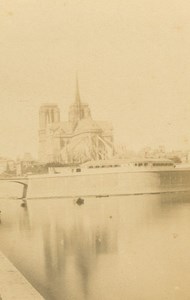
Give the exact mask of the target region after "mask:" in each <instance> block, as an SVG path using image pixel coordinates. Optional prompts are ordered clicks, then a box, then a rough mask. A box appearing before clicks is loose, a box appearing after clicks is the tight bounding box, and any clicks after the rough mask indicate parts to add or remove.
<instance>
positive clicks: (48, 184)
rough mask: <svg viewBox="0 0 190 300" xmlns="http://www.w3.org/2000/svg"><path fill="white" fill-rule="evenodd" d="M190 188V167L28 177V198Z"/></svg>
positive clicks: (129, 193)
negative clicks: (183, 168)
mask: <svg viewBox="0 0 190 300" xmlns="http://www.w3.org/2000/svg"><path fill="white" fill-rule="evenodd" d="M180 191H190V170H177V169H174V170H170V171H142V172H121V173H120V172H117V173H114V172H112V173H111V172H110V173H103V174H101V173H99V174H98V173H97V174H95V173H92V174H72V175H63V174H51V175H41V176H31V177H29V178H28V192H27V198H51V197H52V198H54V197H77V196H97V197H99V196H100V197H101V196H115V195H134V194H154V193H155V194H156V193H167V192H180Z"/></svg>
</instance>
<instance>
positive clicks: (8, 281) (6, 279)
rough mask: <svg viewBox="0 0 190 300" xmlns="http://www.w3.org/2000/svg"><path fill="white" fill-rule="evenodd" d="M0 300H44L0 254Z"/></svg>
mask: <svg viewBox="0 0 190 300" xmlns="http://www.w3.org/2000/svg"><path fill="white" fill-rule="evenodd" d="M0 300H44V298H43V297H42V296H41V295H40V294H39V293H38V292H37V291H36V290H35V289H34V287H33V286H32V285H31V284H30V283H29V282H28V281H27V279H26V278H25V277H24V276H23V275H22V274H21V273H20V272H19V271H18V270H17V269H16V268H15V267H14V266H13V264H12V263H11V262H10V261H9V260H8V259H7V258H6V257H5V256H4V255H3V254H2V253H1V252H0Z"/></svg>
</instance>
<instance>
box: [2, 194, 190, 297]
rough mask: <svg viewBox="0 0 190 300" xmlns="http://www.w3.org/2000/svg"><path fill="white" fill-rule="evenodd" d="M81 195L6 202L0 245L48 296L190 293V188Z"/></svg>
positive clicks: (159, 295) (132, 295)
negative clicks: (81, 197) (79, 201)
mask: <svg viewBox="0 0 190 300" xmlns="http://www.w3.org/2000/svg"><path fill="white" fill-rule="evenodd" d="M75 200H76V199H74V200H73V199H59V200H58V199H47V200H35V201H32V200H31V201H28V202H27V206H21V205H20V204H21V202H19V201H13V200H10V199H9V200H1V201H0V210H1V211H2V223H1V224H0V245H1V249H2V250H3V251H4V253H5V254H6V255H7V256H8V257H9V258H10V259H11V260H12V261H13V262H14V263H15V265H16V266H17V267H19V269H20V270H21V271H22V272H23V273H24V274H25V275H26V277H27V278H28V279H29V280H30V281H31V282H32V284H33V285H34V286H35V287H36V288H37V289H38V290H39V291H40V292H41V293H42V294H43V296H44V297H45V299H49V300H54V299H55V300H62V299H64V300H65V299H66V300H67V299H68V300H71V299H77V300H83V299H88V300H98V299H104V300H107V299H109V300H115V299H119V300H120V299H122V300H123V299H130V300H138V299H141V300H149V299H150V300H152V299H156V300H157V299H159V300H160V299H176V300H177V299H180V300H185V299H189V280H188V279H189V268H190V261H189V253H190V240H189V235H190V229H189V228H190V194H187V193H184V194H183V193H180V194H165V195H149V196H147V195H144V196H133V197H132V196H130V197H117V198H116V197H115V198H112V197H110V198H101V199H98V198H89V199H85V201H84V204H83V205H77V204H76V201H75ZM186 278H187V279H186ZM137 287H138V288H137Z"/></svg>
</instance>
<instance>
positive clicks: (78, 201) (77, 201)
mask: <svg viewBox="0 0 190 300" xmlns="http://www.w3.org/2000/svg"><path fill="white" fill-rule="evenodd" d="M76 204H77V205H83V204H84V199H83V198H80V197H79V198H78V199H77V200H76Z"/></svg>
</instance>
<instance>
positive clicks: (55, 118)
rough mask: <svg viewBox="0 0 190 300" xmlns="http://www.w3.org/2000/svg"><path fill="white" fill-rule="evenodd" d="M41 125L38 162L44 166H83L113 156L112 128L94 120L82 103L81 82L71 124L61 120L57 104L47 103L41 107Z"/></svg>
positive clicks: (71, 112)
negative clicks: (72, 164) (85, 163)
mask: <svg viewBox="0 0 190 300" xmlns="http://www.w3.org/2000/svg"><path fill="white" fill-rule="evenodd" d="M39 123H40V125H39V127H40V128H39V160H40V162H42V163H48V162H60V163H81V162H85V161H88V160H97V159H105V158H106V159H107V158H110V157H112V156H113V151H114V147H113V130H112V126H111V124H109V123H108V122H98V121H94V120H93V119H92V116H91V111H90V108H89V106H88V104H85V103H83V102H81V99H80V94H79V88H78V83H77V86H76V96H75V102H74V104H72V105H71V106H70V109H69V117H68V121H67V122H61V121H60V110H59V108H58V106H57V105H56V104H44V105H42V106H41V107H40V112H39Z"/></svg>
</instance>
